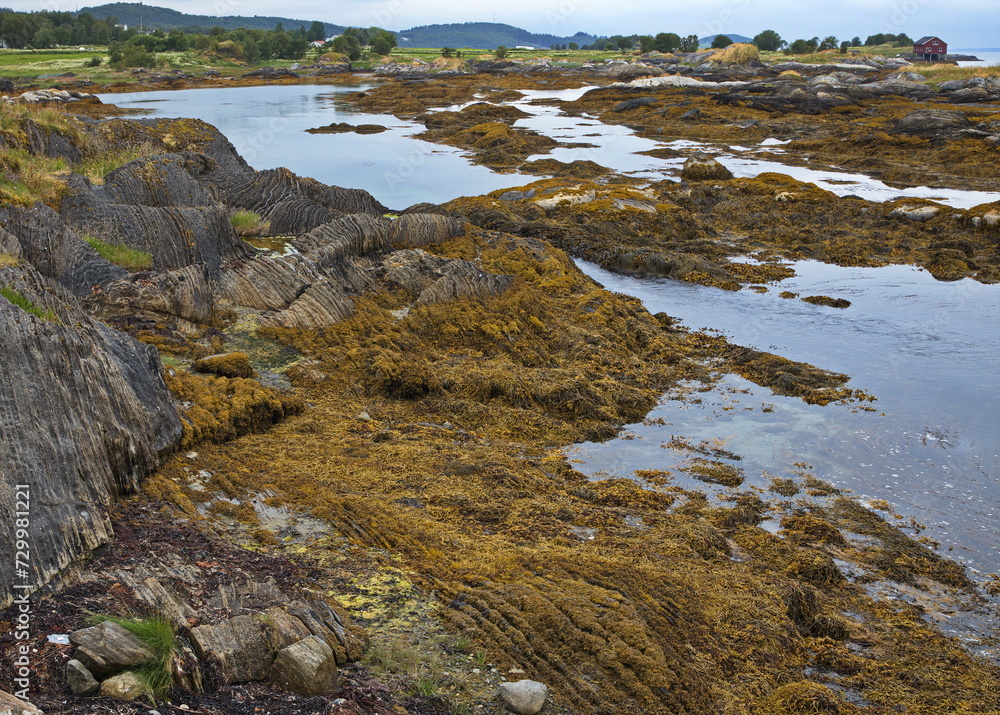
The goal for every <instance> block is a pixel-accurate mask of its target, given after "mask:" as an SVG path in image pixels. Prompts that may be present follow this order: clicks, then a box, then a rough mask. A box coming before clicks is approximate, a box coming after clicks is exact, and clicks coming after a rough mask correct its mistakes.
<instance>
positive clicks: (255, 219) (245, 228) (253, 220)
mask: <svg viewBox="0 0 1000 715" xmlns="http://www.w3.org/2000/svg"><path fill="white" fill-rule="evenodd" d="M229 222H230V223H231V224H233V228H234V229H236V235H237V236H259V235H260V234H261V233H263V232H264V230H265V229H266V228H267V222H266V221H264V220H262V219H261V217H260V214H257V213H254V212H253V211H236V212H234V213H233V214H231V215H230V216H229Z"/></svg>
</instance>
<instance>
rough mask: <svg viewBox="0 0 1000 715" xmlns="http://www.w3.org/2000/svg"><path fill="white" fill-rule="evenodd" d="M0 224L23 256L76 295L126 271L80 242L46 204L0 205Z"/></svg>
mask: <svg viewBox="0 0 1000 715" xmlns="http://www.w3.org/2000/svg"><path fill="white" fill-rule="evenodd" d="M0 226H2V227H3V228H4V229H6V231H7V232H8V233H9V234H11V235H13V236H14V237H15V238H17V240H18V243H19V245H20V248H21V256H22V257H23V258H24V260H26V261H28V262H29V263H30V264H31V265H32V266H34V268H36V269H37V270H38V272H39V273H41V274H42V275H44V276H46V277H48V278H51V279H53V280H55V281H57V282H58V283H59V284H60V285H62V286H63V287H65V288H68V289H69V290H70V291H72V292H73V293H74V294H75V295H77V296H85V295H87V294H88V293H90V290H91V288H92V287H93V286H95V285H102V284H104V283H107V282H109V281H113V280H119V279H122V278H125V277H126V276H127V275H128V271H126V270H125V269H124V268H120V267H118V266H116V265H114V264H113V263H110V262H109V261H107V260H105V259H104V258H102V257H101V256H100V255H99V254H98V253H97V251H95V250H94V249H93V248H91V247H90V246H88V245H87V244H86V243H84V242H83V240H81V239H80V237H79V236H78V235H77V234H76V233H75V232H74V231H73V230H71V229H70V228H69V227H68V226H66V224H65V223H64V222H63V221H62V219H60V218H59V214H57V213H56V212H55V211H53V210H52V209H50V208H49V207H48V206H44V205H42V204H36V205H35V206H33V207H31V208H20V207H9V208H4V209H0Z"/></svg>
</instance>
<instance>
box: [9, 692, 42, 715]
mask: <svg viewBox="0 0 1000 715" xmlns="http://www.w3.org/2000/svg"><path fill="white" fill-rule="evenodd" d="M0 715H42V711H41V710H39V709H38V708H36V707H35V706H34V705H32V704H31V703H26V702H24V701H23V700H20V699H18V698H15V697H14V696H13V695H11V694H10V693H5V692H3V691H2V690H0Z"/></svg>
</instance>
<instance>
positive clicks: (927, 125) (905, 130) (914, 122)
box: [895, 109, 973, 138]
mask: <svg viewBox="0 0 1000 715" xmlns="http://www.w3.org/2000/svg"><path fill="white" fill-rule="evenodd" d="M972 128H973V127H972V122H970V121H969V118H968V117H966V116H965V115H964V114H962V113H961V112H948V111H944V110H941V109H919V110H917V111H915V112H910V113H909V114H907V115H906V116H904V117H903V118H902V119H900V120H899V121H897V122H896V127H895V130H896V132H898V133H900V134H913V135H916V136H922V137H927V138H953V137H956V136H959V135H960V133H961V132H962V130H964V129H972Z"/></svg>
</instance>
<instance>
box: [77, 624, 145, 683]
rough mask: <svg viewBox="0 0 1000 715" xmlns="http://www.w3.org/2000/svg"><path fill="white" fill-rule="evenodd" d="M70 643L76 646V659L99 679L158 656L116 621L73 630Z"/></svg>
mask: <svg viewBox="0 0 1000 715" xmlns="http://www.w3.org/2000/svg"><path fill="white" fill-rule="evenodd" d="M69 642H70V643H72V644H73V645H75V646H76V652H75V654H74V655H75V656H76V659H77V660H78V661H80V663H82V664H83V666H84V667H85V668H86V669H87V670H89V671H90V672H91V673H92V674H93V676H94V677H95V678H98V679H103V678H106V677H108V676H109V675H113V674H115V673H118V672H121V671H123V670H125V669H126V668H131V667H133V666H136V665H139V664H140V663H146V662H149V661H151V660H153V659H154V658H155V655H154V653H153V651H152V650H151V649H150V647H149V646H148V645H146V644H145V643H143V642H142V641H141V640H140V639H139V637H138V636H136V635H135V634H134V633H132V632H131V631H129V630H126V629H125V628H123V627H122V626H120V625H118V624H117V623H114V622H113V621H103V622H101V623H99V624H98V625H96V626H92V627H91V628H83V629H81V630H78V631H74V632H72V633H70V634H69Z"/></svg>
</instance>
